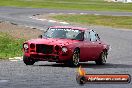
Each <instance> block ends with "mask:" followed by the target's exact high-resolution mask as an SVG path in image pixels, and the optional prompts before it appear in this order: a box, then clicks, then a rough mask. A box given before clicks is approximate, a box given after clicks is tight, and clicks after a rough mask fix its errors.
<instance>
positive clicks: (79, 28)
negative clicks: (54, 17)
mask: <svg viewBox="0 0 132 88" xmlns="http://www.w3.org/2000/svg"><path fill="white" fill-rule="evenodd" d="M49 28H69V29H73V30H75V29H76V30H81V31H85V30H89V29H88V28H82V27H74V26H52V27H49Z"/></svg>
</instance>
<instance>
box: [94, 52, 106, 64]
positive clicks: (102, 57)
mask: <svg viewBox="0 0 132 88" xmlns="http://www.w3.org/2000/svg"><path fill="white" fill-rule="evenodd" d="M106 59H107V52H106V51H103V52H102V53H101V54H100V57H99V59H98V60H96V61H95V62H96V64H97V65H104V64H106Z"/></svg>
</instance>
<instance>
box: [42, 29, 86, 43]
mask: <svg viewBox="0 0 132 88" xmlns="http://www.w3.org/2000/svg"><path fill="white" fill-rule="evenodd" d="M83 35H84V32H83V31H80V30H73V29H69V28H49V29H48V30H47V32H46V33H44V37H46V38H63V39H75V40H83Z"/></svg>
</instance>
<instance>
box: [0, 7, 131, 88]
mask: <svg viewBox="0 0 132 88" xmlns="http://www.w3.org/2000/svg"><path fill="white" fill-rule="evenodd" d="M51 13H52V14H53V13H76V14H80V13H87V14H101V15H118V16H132V13H131V12H103V11H101V12H100V11H77V10H50V9H32V8H15V7H0V20H1V21H9V22H12V23H17V24H19V25H25V26H31V27H37V28H40V29H41V30H46V28H47V27H49V26H53V25H70V24H59V23H53V22H47V21H39V20H35V19H31V18H30V17H31V16H32V15H35V14H51ZM77 26H78V25H77ZM85 27H87V28H91V29H94V30H96V31H97V33H99V35H100V36H101V39H102V40H103V41H106V42H107V43H108V44H110V45H111V50H110V51H109V56H108V60H107V64H106V65H104V66H98V65H95V63H93V62H88V63H81V65H82V67H83V68H84V69H85V70H86V71H87V73H89V74H92V73H95V74H99V73H100V74H130V75H132V31H131V30H120V29H116V28H111V27H103V26H85ZM76 72H77V68H71V67H67V66H65V65H63V64H56V63H49V62H38V63H35V64H34V65H33V66H26V65H25V64H24V63H23V62H22V61H17V62H11V61H0V88H132V83H129V84H86V85H83V86H80V85H79V84H77V82H76Z"/></svg>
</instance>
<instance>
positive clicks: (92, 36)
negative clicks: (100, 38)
mask: <svg viewBox="0 0 132 88" xmlns="http://www.w3.org/2000/svg"><path fill="white" fill-rule="evenodd" d="M90 41H97V36H96V33H95V32H94V31H93V30H90Z"/></svg>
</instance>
